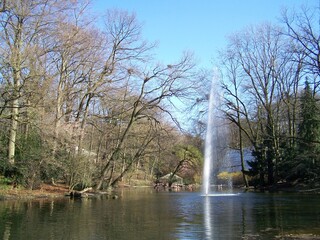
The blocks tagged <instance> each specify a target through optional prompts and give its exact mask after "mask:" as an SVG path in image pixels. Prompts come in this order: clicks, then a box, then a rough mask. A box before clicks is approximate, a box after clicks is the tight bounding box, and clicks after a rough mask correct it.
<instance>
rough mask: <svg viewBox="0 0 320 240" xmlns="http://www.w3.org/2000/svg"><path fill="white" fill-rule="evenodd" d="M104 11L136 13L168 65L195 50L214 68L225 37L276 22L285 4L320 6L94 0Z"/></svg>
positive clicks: (281, 1)
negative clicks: (156, 43) (118, 10)
mask: <svg viewBox="0 0 320 240" xmlns="http://www.w3.org/2000/svg"><path fill="white" fill-rule="evenodd" d="M92 1H93V9H94V11H97V12H99V13H103V12H104V11H106V10H107V9H112V8H117V9H123V10H127V11H128V12H133V13H135V14H136V16H137V19H138V20H139V21H140V22H141V23H142V24H143V30H142V33H143V37H144V38H145V39H146V40H148V41H151V42H154V41H157V42H158V48H157V49H156V55H157V59H158V60H159V61H161V62H163V63H164V64H169V63H171V62H174V61H176V60H178V59H179V58H180V56H181V55H182V53H183V51H185V50H187V51H191V52H193V53H194V55H195V57H196V59H197V60H198V61H199V64H200V66H202V67H206V68H211V67H212V66H213V64H214V62H215V59H216V54H217V50H219V49H222V48H223V47H224V46H225V44H226V36H228V35H230V34H232V33H235V32H237V31H240V30H241V29H243V28H245V27H246V26H249V25H254V24H259V23H263V22H277V21H278V20H277V19H278V18H279V17H280V12H281V9H282V8H283V7H288V8H289V9H292V8H296V9H298V8H299V7H301V6H302V5H307V6H310V7H318V6H319V0H198V1H197V0H161V1H160V0H92Z"/></svg>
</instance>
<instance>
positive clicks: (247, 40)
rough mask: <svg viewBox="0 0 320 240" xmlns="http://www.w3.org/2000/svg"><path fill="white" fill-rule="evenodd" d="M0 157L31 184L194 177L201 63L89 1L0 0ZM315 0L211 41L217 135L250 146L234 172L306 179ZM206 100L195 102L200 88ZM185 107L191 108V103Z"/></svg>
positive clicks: (313, 147)
mask: <svg viewBox="0 0 320 240" xmlns="http://www.w3.org/2000/svg"><path fill="white" fill-rule="evenodd" d="M0 7H1V10H0V28H1V30H0V122H1V125H0V170H1V173H0V175H2V176H3V177H5V179H6V181H9V182H14V183H17V184H22V185H24V186H26V187H28V188H31V189H33V188H37V187H38V186H39V184H40V183H41V182H50V181H53V182H54V181H58V180H59V181H63V182H65V183H66V184H68V185H69V186H70V189H74V188H84V187H94V188H96V189H103V188H108V187H113V186H116V185H117V184H119V183H128V184H130V180H131V179H135V180H137V179H140V180H145V181H153V180H154V179H156V178H157V177H159V176H162V175H165V174H167V173H170V172H172V173H174V174H179V175H180V176H182V177H183V178H184V179H185V181H186V182H187V183H195V182H197V183H200V181H201V180H200V179H201V172H202V165H203V164H202V162H203V156H202V150H203V136H204V134H203V132H204V131H205V124H203V122H204V121H202V119H201V117H199V119H196V121H195V122H194V123H193V128H192V129H189V130H190V131H189V132H190V133H187V132H185V131H181V128H180V123H179V120H178V119H177V115H176V113H175V112H176V111H177V106H181V105H185V106H188V107H190V112H189V115H193V113H194V112H196V111H197V110H199V115H201V116H202V117H203V116H204V115H203V113H204V112H205V111H203V107H205V108H207V106H206V104H203V101H201V99H204V100H207V96H208V89H210V88H208V85H209V84H210V82H211V79H210V74H208V72H207V71H203V70H200V69H199V68H198V66H197V63H196V61H195V60H194V58H193V56H192V54H190V53H188V52H186V53H182V56H181V58H180V59H177V61H176V62H172V63H166V64H164V63H159V62H158V61H157V59H156V56H155V54H154V52H153V50H154V49H155V48H156V44H154V43H150V42H148V41H146V40H144V39H143V34H142V26H141V25H140V23H139V22H138V20H137V17H136V16H135V15H134V14H131V13H128V12H126V11H121V10H108V11H106V14H105V15H103V16H95V15H94V13H92V12H91V11H90V5H89V4H88V1H75V0H74V1H71V0H69V1H64V0H11V1H1V6H0ZM319 15H320V14H319V9H316V8H315V9H302V10H301V11H299V12H285V11H284V12H283V13H282V18H281V19H282V22H280V23H279V25H277V26H275V25H273V24H261V25H258V26H252V27H248V28H246V29H244V30H242V31H240V32H238V33H234V35H232V36H230V37H229V38H228V40H227V41H228V45H227V48H226V49H223V50H222V51H221V53H220V57H219V60H220V61H221V64H220V66H219V67H220V69H221V72H222V78H221V80H222V87H223V90H224V95H223V96H224V102H223V105H222V106H221V110H222V111H223V112H224V114H225V116H226V120H227V121H226V122H227V124H230V128H229V129H231V131H230V134H229V137H230V138H229V139H230V144H229V145H230V147H231V148H233V149H237V150H239V152H240V153H242V152H243V150H244V149H247V148H250V149H251V150H252V153H253V156H254V160H253V161H251V162H250V163H249V165H250V169H246V168H245V162H244V157H243V154H240V156H241V161H240V160H239V164H241V165H242V172H243V176H244V181H245V184H246V185H248V184H249V183H248V179H247V177H248V176H250V184H256V185H272V184H274V183H277V182H279V181H292V182H293V181H302V182H317V181H318V182H319V167H320V162H319V160H320V159H319V150H320V149H319V138H320V125H319V102H318V90H319V73H320V44H319V40H320V39H319V25H318V21H319ZM204 102H205V103H206V101H204ZM195 116H196V115H195Z"/></svg>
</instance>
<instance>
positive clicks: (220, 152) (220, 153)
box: [203, 69, 232, 195]
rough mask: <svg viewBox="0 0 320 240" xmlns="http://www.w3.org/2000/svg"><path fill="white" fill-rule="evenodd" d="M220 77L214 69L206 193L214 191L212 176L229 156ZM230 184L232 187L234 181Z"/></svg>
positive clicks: (206, 151) (209, 117)
mask: <svg viewBox="0 0 320 240" xmlns="http://www.w3.org/2000/svg"><path fill="white" fill-rule="evenodd" d="M219 78H220V76H219V73H218V69H214V71H213V78H212V83H211V91H210V96H209V110H208V122H207V132H206V139H205V160H204V169H203V193H204V194H205V195H210V192H211V191H212V189H211V186H212V184H213V185H214V184H215V182H216V181H215V179H214V178H213V177H212V176H213V175H217V174H218V172H219V170H221V167H222V163H223V161H225V160H226V156H227V154H226V153H227V137H228V134H227V129H226V126H225V124H224V122H223V118H222V116H221V112H220V111H219V109H218V107H219V106H220V96H219V82H218V80H219ZM223 165H224V166H225V165H226V164H225V163H224V164H223ZM219 168H220V169H219ZM228 185H229V189H230V187H231V186H232V183H230V184H228ZM215 186H217V185H215ZM219 186H220V188H221V187H222V185H219ZM218 190H221V189H218Z"/></svg>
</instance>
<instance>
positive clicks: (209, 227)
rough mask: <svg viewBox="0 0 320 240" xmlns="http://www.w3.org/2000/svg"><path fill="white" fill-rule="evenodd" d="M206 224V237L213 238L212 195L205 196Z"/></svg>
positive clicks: (204, 214)
mask: <svg viewBox="0 0 320 240" xmlns="http://www.w3.org/2000/svg"><path fill="white" fill-rule="evenodd" d="M203 216H204V226H205V236H206V239H212V231H213V229H212V223H211V202H210V197H208V196H205V197H204V213H203Z"/></svg>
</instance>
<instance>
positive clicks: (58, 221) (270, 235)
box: [0, 188, 320, 240]
mask: <svg viewBox="0 0 320 240" xmlns="http://www.w3.org/2000/svg"><path fill="white" fill-rule="evenodd" d="M118 195H119V198H118V199H105V198H101V199H100V198H99V199H95V198H94V199H78V200H71V199H69V198H62V199H54V200H48V199H47V200H45V199H42V200H36V201H35V200H33V201H0V215H1V216H0V239H1V238H2V239H46V240H47V239H54V240H57V239H67V240H71V239H75V240H82V239H83V240H88V239H90V240H98V239H115V240H121V239H125V240H127V239H130V240H138V239H139V240H143V239H154V240H157V239H192V240H194V239H274V238H276V236H277V237H279V236H284V235H287V234H300V233H305V234H309V233H314V234H320V196H319V195H299V194H288V193H286V194H271V193H241V194H238V195H235V196H228V195H227V196H201V194H200V193H199V192H156V191H154V190H153V189H149V188H146V189H123V190H119V192H118ZM278 239H279V238H278Z"/></svg>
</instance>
